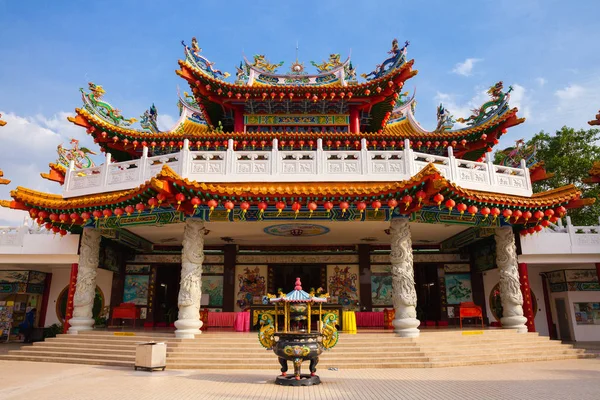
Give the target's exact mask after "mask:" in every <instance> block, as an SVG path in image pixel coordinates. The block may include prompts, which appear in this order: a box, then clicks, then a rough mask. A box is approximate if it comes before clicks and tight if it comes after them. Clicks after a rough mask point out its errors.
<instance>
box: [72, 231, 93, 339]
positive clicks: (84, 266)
mask: <svg viewBox="0 0 600 400" xmlns="http://www.w3.org/2000/svg"><path fill="white" fill-rule="evenodd" d="M99 263H100V231H99V230H97V229H94V228H85V229H84V230H83V234H82V235H81V244H80V246H79V269H78V270H77V284H76V285H75V295H74V296H73V318H71V319H70V320H69V324H70V325H71V327H70V328H69V330H68V333H74V334H76V333H77V332H79V331H89V330H92V328H93V327H94V317H93V314H92V308H93V307H94V298H95V297H96V273H97V272H98V264H99Z"/></svg>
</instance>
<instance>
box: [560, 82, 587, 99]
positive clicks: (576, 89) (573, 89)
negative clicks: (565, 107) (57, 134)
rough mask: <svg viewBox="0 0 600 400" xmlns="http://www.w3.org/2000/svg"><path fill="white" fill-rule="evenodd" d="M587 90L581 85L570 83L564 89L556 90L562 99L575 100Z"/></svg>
mask: <svg viewBox="0 0 600 400" xmlns="http://www.w3.org/2000/svg"><path fill="white" fill-rule="evenodd" d="M585 92H586V90H585V89H584V88H583V87H582V86H579V85H569V86H567V87H565V88H564V89H558V90H557V91H556V92H554V95H556V96H557V97H558V98H559V99H560V100H574V99H577V98H580V97H581V96H583V95H584V94H585Z"/></svg>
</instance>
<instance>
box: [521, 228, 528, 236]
mask: <svg viewBox="0 0 600 400" xmlns="http://www.w3.org/2000/svg"><path fill="white" fill-rule="evenodd" d="M527 233H528V232H527V229H521V230H520V231H519V235H521V236H527Z"/></svg>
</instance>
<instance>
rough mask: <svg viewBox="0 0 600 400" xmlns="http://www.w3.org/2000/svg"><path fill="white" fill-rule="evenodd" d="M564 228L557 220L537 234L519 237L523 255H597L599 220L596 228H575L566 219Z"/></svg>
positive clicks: (599, 233)
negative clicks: (555, 224) (554, 223)
mask: <svg viewBox="0 0 600 400" xmlns="http://www.w3.org/2000/svg"><path fill="white" fill-rule="evenodd" d="M565 219H566V226H564V227H563V226H562V223H561V220H559V225H558V226H552V227H550V228H548V229H544V230H542V231H541V232H539V233H534V234H533V235H527V236H525V237H521V249H522V252H523V254H526V255H529V254H542V255H545V254H597V253H599V252H600V219H599V221H598V222H599V225H597V226H575V225H573V224H572V223H571V218H570V217H568V216H567V217H566V218H565Z"/></svg>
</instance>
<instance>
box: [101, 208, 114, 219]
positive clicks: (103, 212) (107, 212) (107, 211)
mask: <svg viewBox="0 0 600 400" xmlns="http://www.w3.org/2000/svg"><path fill="white" fill-rule="evenodd" d="M102 214H103V215H104V218H108V217H110V216H112V214H113V212H112V211H111V210H109V209H108V208H107V209H105V210H103V211H102Z"/></svg>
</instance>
